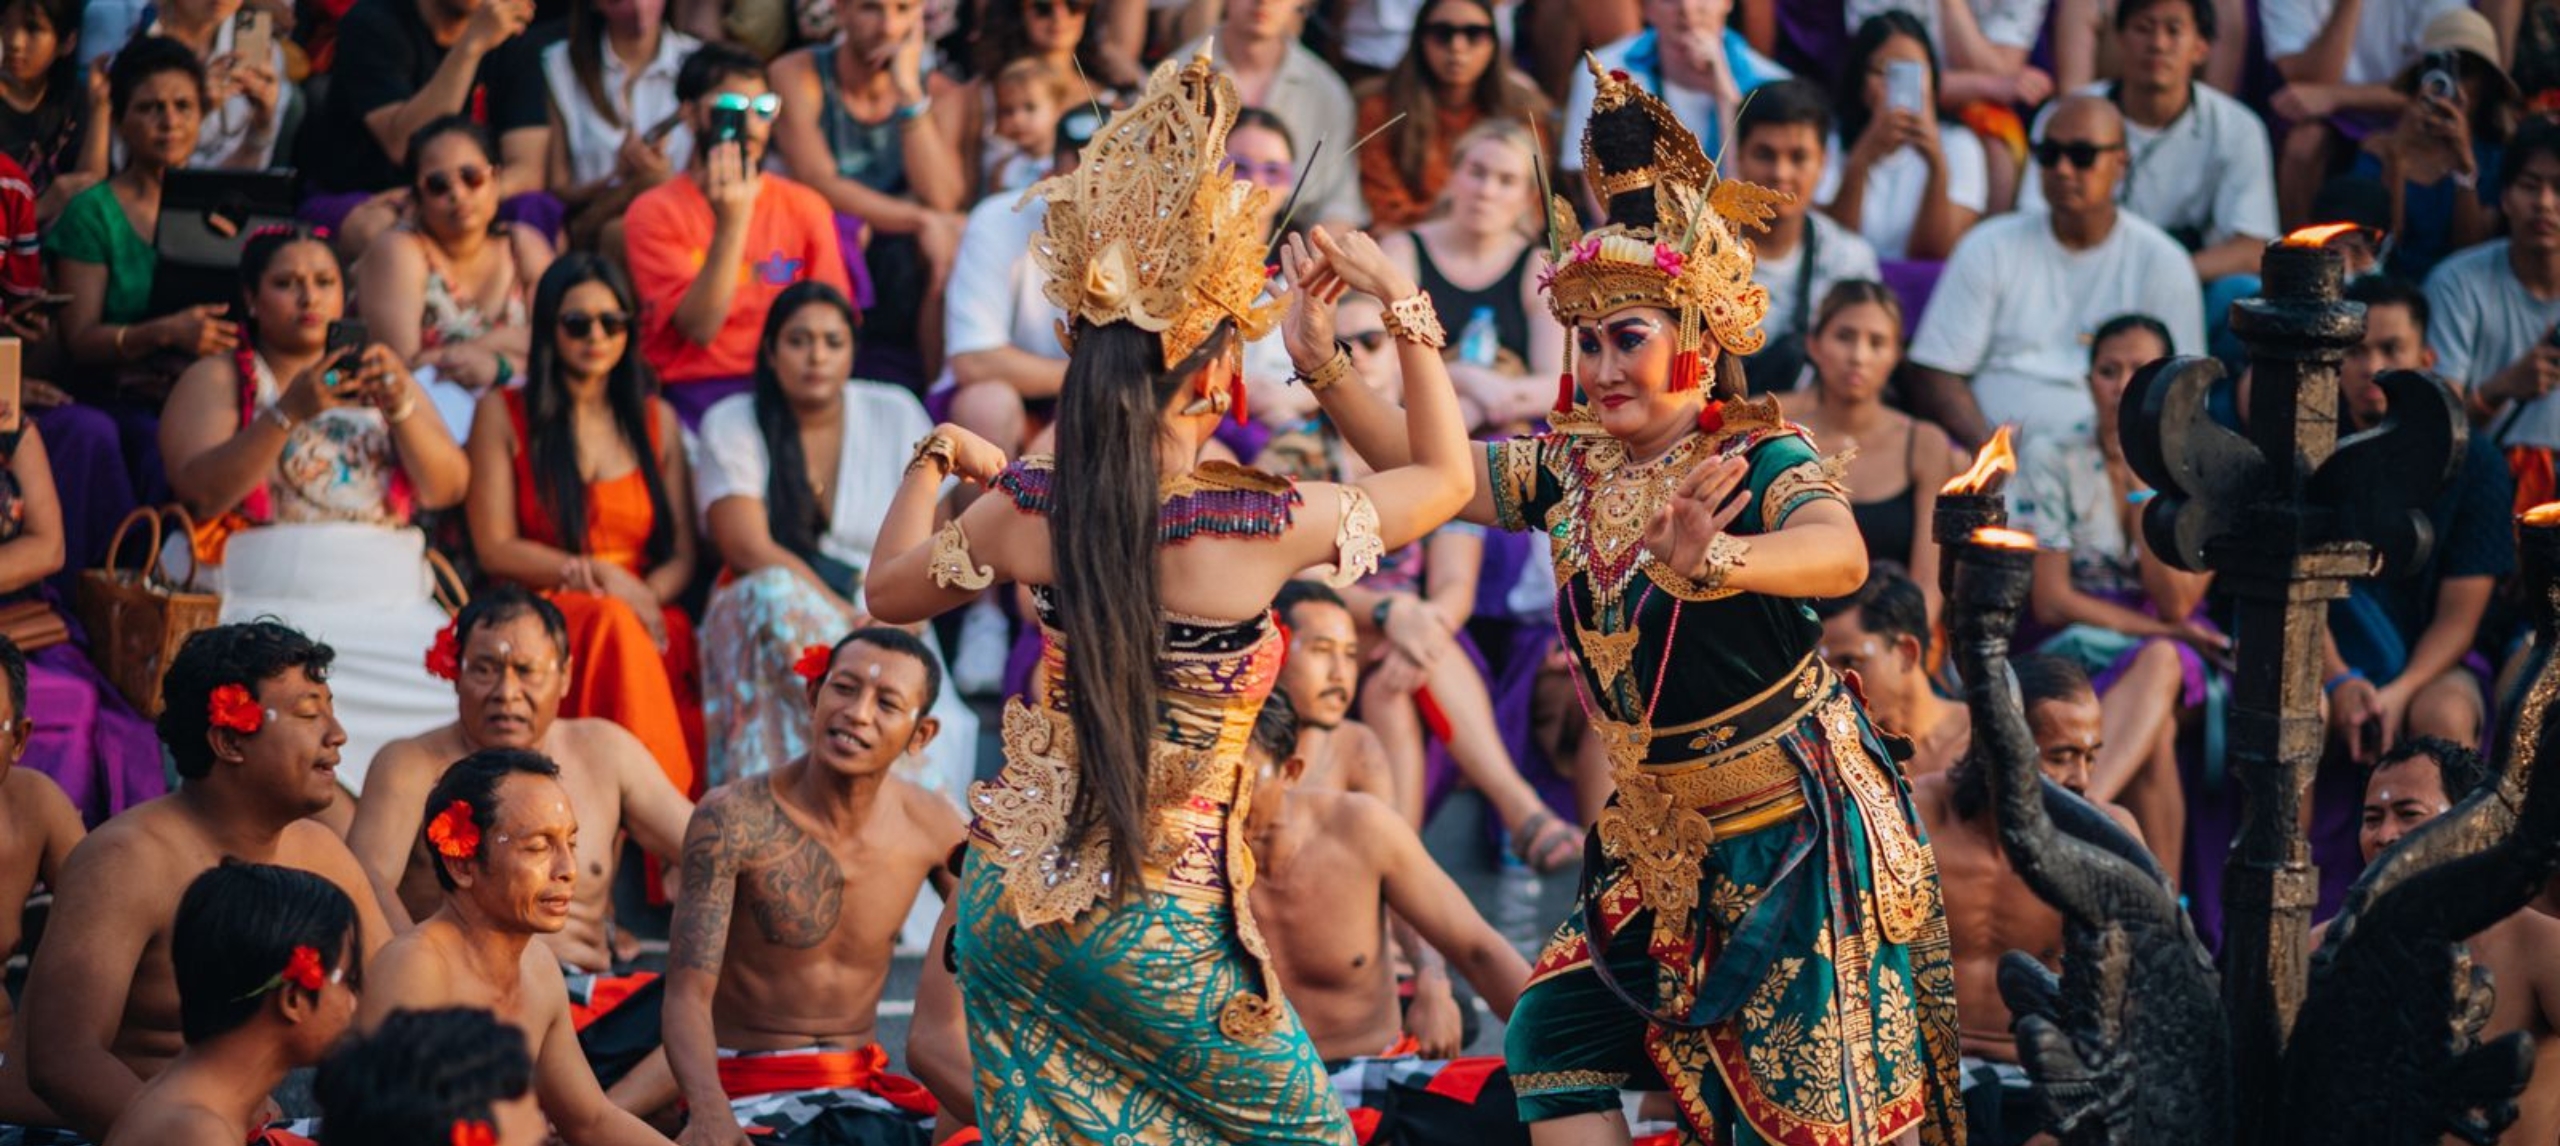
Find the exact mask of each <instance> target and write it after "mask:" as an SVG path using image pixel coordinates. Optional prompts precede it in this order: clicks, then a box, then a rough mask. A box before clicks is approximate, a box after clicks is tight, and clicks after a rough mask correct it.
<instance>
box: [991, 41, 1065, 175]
mask: <svg viewBox="0 0 2560 1146" xmlns="http://www.w3.org/2000/svg"><path fill="white" fill-rule="evenodd" d="M987 91H988V92H989V93H991V96H992V99H993V102H994V104H995V116H994V119H993V120H992V121H990V122H989V123H988V125H987V146H986V149H985V153H986V155H987V160H988V161H987V164H986V166H985V167H983V168H980V169H978V171H977V172H976V175H977V179H978V188H979V190H980V192H981V194H982V195H988V196H996V197H1000V198H1005V199H1012V198H1014V197H1015V193H1017V192H1020V191H1021V190H1022V189H1023V188H1026V187H1029V186H1031V185H1032V184H1033V183H1037V182H1039V181H1040V180H1041V179H1042V178H1044V177H1046V176H1047V175H1048V174H1049V168H1050V167H1051V166H1052V165H1053V163H1054V161H1055V154H1054V149H1055V147H1056V145H1057V134H1058V117H1059V116H1061V115H1064V114H1065V113H1066V108H1067V101H1068V100H1070V99H1073V98H1074V95H1075V93H1074V91H1073V90H1072V84H1071V83H1070V81H1069V80H1068V77H1066V76H1062V75H1060V74H1058V70H1057V69H1056V68H1053V67H1050V66H1049V64H1048V61H1045V60H1015V61H1014V62H1012V63H1010V64H1006V65H1005V66H1004V70H1002V71H999V72H997V73H996V74H995V75H994V76H992V77H989V79H988V80H987Z"/></svg>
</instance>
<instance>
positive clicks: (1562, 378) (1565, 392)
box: [1555, 370, 1573, 418]
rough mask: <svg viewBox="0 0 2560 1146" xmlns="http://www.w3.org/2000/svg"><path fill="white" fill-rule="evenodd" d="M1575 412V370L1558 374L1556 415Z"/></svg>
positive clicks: (1561, 415) (1560, 415)
mask: <svg viewBox="0 0 2560 1146" xmlns="http://www.w3.org/2000/svg"><path fill="white" fill-rule="evenodd" d="M1572 412H1573V371H1570V370H1567V371H1565V372H1564V373H1562V374H1559V375H1557V376H1556V406H1555V415H1556V416H1557V417H1559V418H1561V417H1563V416H1565V415H1567V414H1570V413H1572Z"/></svg>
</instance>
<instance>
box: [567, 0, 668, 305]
mask: <svg viewBox="0 0 2560 1146" xmlns="http://www.w3.org/2000/svg"><path fill="white" fill-rule="evenodd" d="M700 47H702V41H700V40H696V39H694V38H693V37H691V36H688V35H685V34H684V33H683V32H679V31H677V30H676V29H674V28H672V27H669V26H668V25H667V21H666V5H665V4H664V3H663V2H661V3H650V2H648V0H613V2H611V3H598V4H572V5H570V6H569V32H568V35H567V37H565V38H564V39H562V40H560V41H558V42H556V43H553V44H551V45H549V46H548V47H545V48H543V49H542V83H543V90H544V91H545V92H546V93H548V95H549V96H550V99H549V100H548V104H549V115H550V122H549V130H550V135H551V154H550V156H549V157H548V159H547V161H546V167H547V170H546V172H545V176H544V179H543V182H544V184H545V185H547V186H548V187H549V189H550V191H551V194H552V195H553V196H555V197H557V198H558V199H559V200H560V202H561V205H562V206H564V207H566V208H567V209H568V212H569V226H568V237H567V238H566V240H565V241H564V245H565V246H569V247H575V248H577V249H580V250H596V249H599V248H601V249H602V250H603V251H604V252H605V253H606V254H607V255H608V256H616V255H618V252H620V251H621V249H622V245H621V242H622V226H621V223H620V222H619V220H620V219H621V218H622V213H623V212H624V211H626V210H628V209H629V208H630V206H631V201H632V200H633V199H635V198H637V197H638V196H639V194H640V193H641V192H643V191H646V190H648V189H650V188H652V187H655V186H657V185H659V184H661V183H664V182H666V181H667V180H669V179H671V178H674V177H675V174H676V165H677V164H679V163H681V162H683V161H684V160H686V159H688V158H690V157H691V156H692V155H693V153H694V142H693V132H692V130H691V129H689V128H687V127H686V126H685V125H684V116H683V114H682V111H683V109H682V107H681V105H680V104H679V103H678V101H677V99H676V72H677V70H678V69H680V68H682V67H683V66H684V61H685V57H687V56H690V55H692V54H693V53H694V51H695V50H696V49H699V48H700ZM608 235H609V236H611V237H610V239H609V240H608V238H607V236H608Z"/></svg>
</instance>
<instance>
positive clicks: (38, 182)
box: [0, 0, 111, 220]
mask: <svg viewBox="0 0 2560 1146" xmlns="http://www.w3.org/2000/svg"><path fill="white" fill-rule="evenodd" d="M80 9H81V4H80V0H9V2H8V3H6V4H0V33H5V34H6V35H7V36H8V37H9V43H10V46H9V49H8V50H7V52H5V53H0V154H5V155H6V156H8V157H9V158H10V159H12V160H15V161H16V162H17V164H18V166H19V167H21V168H24V169H25V171H26V173H27V181H28V183H29V184H30V185H32V186H33V187H34V189H35V194H36V196H37V198H36V213H37V217H38V218H42V219H46V220H51V219H53V218H55V217H56V216H58V215H60V214H61V213H62V208H63V205H64V204H66V203H69V202H70V201H71V198H72V196H75V195H78V194H79V193H81V192H83V191H86V190H88V189H89V188H91V187H93V186H95V185H96V184H97V183H98V181H99V180H101V179H104V178H106V177H107V142H108V131H109V124H110V122H111V120H110V115H111V112H110V109H109V102H108V86H107V85H105V84H102V83H100V82H98V81H99V77H100V75H101V74H102V72H103V69H100V70H90V69H84V68H83V67H82V66H81V63H80V50H79V49H80V17H81V12H80Z"/></svg>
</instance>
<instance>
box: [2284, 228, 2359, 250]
mask: <svg viewBox="0 0 2560 1146" xmlns="http://www.w3.org/2000/svg"><path fill="white" fill-rule="evenodd" d="M2361 229H2362V228H2360V227H2358V226H2356V225H2355V224H2353V223H2323V224H2321V225H2319V226H2317V227H2304V228H2303V229H2301V230H2299V231H2295V232H2294V233H2292V234H2290V235H2287V236H2285V237H2284V245H2285V246H2288V247H2325V246H2328V245H2329V240H2331V239H2334V238H2337V237H2338V236H2340V235H2343V234H2346V233H2348V232H2350V231H2356V230H2361Z"/></svg>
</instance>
